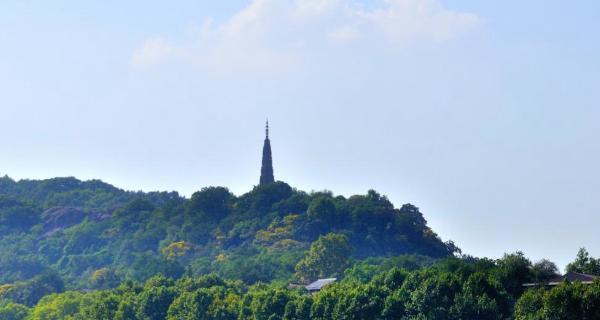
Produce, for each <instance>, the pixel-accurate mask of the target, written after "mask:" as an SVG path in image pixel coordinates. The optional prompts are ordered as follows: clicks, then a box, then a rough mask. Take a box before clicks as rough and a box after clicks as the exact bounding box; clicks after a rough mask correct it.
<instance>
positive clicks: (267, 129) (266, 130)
mask: <svg viewBox="0 0 600 320" xmlns="http://www.w3.org/2000/svg"><path fill="white" fill-rule="evenodd" d="M265 132H266V137H267V139H269V118H267V125H266V126H265Z"/></svg>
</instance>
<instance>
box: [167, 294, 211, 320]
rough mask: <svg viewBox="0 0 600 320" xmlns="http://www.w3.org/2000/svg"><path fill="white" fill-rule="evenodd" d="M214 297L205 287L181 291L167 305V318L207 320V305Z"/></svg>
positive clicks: (168, 319)
mask: <svg viewBox="0 0 600 320" xmlns="http://www.w3.org/2000/svg"><path fill="white" fill-rule="evenodd" d="M213 301H214V298H213V296H212V295H211V293H210V291H209V290H208V289H205V288H201V289H198V290H196V291H195V292H184V293H182V294H181V295H180V296H179V297H177V299H175V301H173V304H171V306H170V307H169V311H168V314H167V320H180V319H181V320H183V319H185V320H208V319H211V316H210V314H209V310H208V309H209V307H210V306H211V304H212V303H213Z"/></svg>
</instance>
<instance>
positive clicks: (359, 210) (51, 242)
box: [0, 177, 456, 305]
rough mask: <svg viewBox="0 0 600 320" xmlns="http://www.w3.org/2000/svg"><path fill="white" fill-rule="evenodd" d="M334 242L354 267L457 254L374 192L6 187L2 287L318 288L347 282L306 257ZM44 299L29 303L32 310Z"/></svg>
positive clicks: (418, 219)
mask: <svg viewBox="0 0 600 320" xmlns="http://www.w3.org/2000/svg"><path fill="white" fill-rule="evenodd" d="M329 233H335V234H336V235H335V236H330V237H333V238H335V239H337V241H338V242H337V243H338V244H339V242H340V241H342V242H343V243H344V244H345V247H344V248H343V250H342V251H341V252H339V255H340V256H341V257H343V258H344V259H350V258H351V259H364V258H368V257H377V256H396V255H400V254H420V255H423V256H428V257H434V258H442V257H447V256H450V255H452V254H453V253H454V251H455V250H456V248H455V247H454V246H453V245H452V243H443V242H442V241H441V240H440V239H439V237H438V236H437V235H436V234H435V233H434V232H433V231H432V230H431V229H430V228H429V227H427V224H426V221H425V219H424V218H423V215H422V214H421V213H420V212H419V210H418V209H417V208H416V207H415V206H413V205H410V204H407V205H404V206H402V207H401V208H399V209H397V208H394V206H393V205H392V203H390V201H388V199H387V198H386V197H385V196H382V195H380V194H379V193H377V192H375V191H372V190H371V191H369V192H368V193H367V194H366V195H356V196H352V197H349V198H344V197H342V196H334V195H333V194H332V193H330V192H313V193H306V192H302V191H298V190H295V189H293V188H291V187H290V186H289V185H287V184H285V183H283V182H276V183H272V184H268V185H262V186H257V187H255V188H254V189H253V190H252V191H250V192H248V193H246V194H243V195H241V196H235V195H233V194H232V193H231V192H229V190H227V189H226V188H223V187H208V188H204V189H202V190H201V191H199V192H196V193H194V194H193V195H192V197H191V198H190V199H186V198H184V197H181V196H179V195H178V194H177V193H174V192H171V193H167V192H152V193H144V192H126V191H123V190H120V189H118V188H115V187H113V186H111V185H108V184H106V183H103V182H101V181H79V180H77V179H75V178H56V179H50V180H43V181H31V180H22V181H14V180H12V179H10V178H8V177H4V178H0V253H1V254H0V270H1V271H2V272H0V284H5V285H10V286H11V288H13V289H11V290H10V291H12V292H15V291H18V290H17V289H19V288H24V287H26V286H34V283H35V281H36V280H35V279H36V277H41V276H46V277H48V276H49V275H53V276H55V277H57V278H58V279H59V280H62V281H63V282H64V283H62V284H61V286H57V287H56V288H59V287H60V288H62V287H65V288H67V289H107V288H112V287H114V286H116V285H118V283H120V282H121V281H124V280H136V281H145V280H147V279H148V278H150V277H152V276H154V275H156V274H162V275H164V276H167V277H173V278H179V277H181V276H182V275H183V274H184V273H186V274H188V275H191V276H193V275H202V274H208V273H215V274H218V275H219V276H222V277H225V278H230V279H240V280H243V281H244V282H245V283H248V284H253V283H256V282H258V281H262V282H271V281H280V282H288V281H292V280H293V281H298V280H304V281H311V280H314V278H315V277H320V276H334V275H336V274H339V273H341V272H342V271H343V270H344V269H345V267H346V266H347V264H348V262H349V261H350V260H345V261H341V260H340V261H332V262H331V264H330V265H328V266H326V267H323V266H322V265H321V262H324V261H326V260H327V259H325V260H319V259H320V257H319V256H318V255H319V254H323V252H322V251H323V250H327V249H323V248H320V249H319V248H315V249H314V250H315V252H316V255H315V254H312V255H311V256H309V257H306V258H305V257H304V256H305V252H306V251H307V250H308V249H309V248H310V246H311V244H312V243H313V242H314V241H317V239H319V237H320V236H323V235H326V234H329ZM325 239H328V238H325ZM340 239H341V240H340ZM320 244H321V245H324V244H325V245H326V244H327V241H326V240H323V241H321V242H320ZM318 245H319V243H317V246H318ZM329 247H331V246H329ZM333 247H336V248H338V246H337V245H334V246H333ZM338 249H339V248H338ZM332 257H333V256H332ZM329 258H331V257H329ZM315 259H317V260H315ZM344 259H342V260H344ZM301 260H302V263H301V264H300V265H299V266H298V267H297V265H298V263H299V262H301ZM329 260H331V259H329ZM296 271H298V273H297V274H296ZM296 277H300V278H301V279H297V278H296ZM15 288H16V289H15ZM56 288H47V290H45V289H44V290H45V291H44V290H42V289H40V292H46V291H48V292H52V291H56ZM19 290H20V289H19ZM38 296H39V295H38ZM38 296H36V298H34V299H31V300H28V301H20V302H23V303H25V304H28V305H32V304H33V303H35V302H36V299H38V298H39V297H38Z"/></svg>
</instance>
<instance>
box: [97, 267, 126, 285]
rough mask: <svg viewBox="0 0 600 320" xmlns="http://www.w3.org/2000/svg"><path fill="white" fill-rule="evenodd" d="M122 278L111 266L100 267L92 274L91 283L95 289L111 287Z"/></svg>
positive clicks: (117, 283)
mask: <svg viewBox="0 0 600 320" xmlns="http://www.w3.org/2000/svg"><path fill="white" fill-rule="evenodd" d="M120 281H121V279H119V277H118V276H117V275H116V273H115V271H114V270H112V269H110V268H100V269H98V270H96V271H94V272H93V273H92V275H91V276H90V285H91V287H92V288H95V289H109V288H114V287H116V286H118V285H119V282H120Z"/></svg>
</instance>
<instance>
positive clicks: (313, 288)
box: [305, 278, 337, 291]
mask: <svg viewBox="0 0 600 320" xmlns="http://www.w3.org/2000/svg"><path fill="white" fill-rule="evenodd" d="M336 280H337V278H327V279H319V280H317V281H315V282H313V283H311V284H309V285H307V286H306V287H305V288H306V290H308V291H318V290H321V289H322V288H323V287H324V286H326V285H328V284H330V283H333V282H335V281H336Z"/></svg>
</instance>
